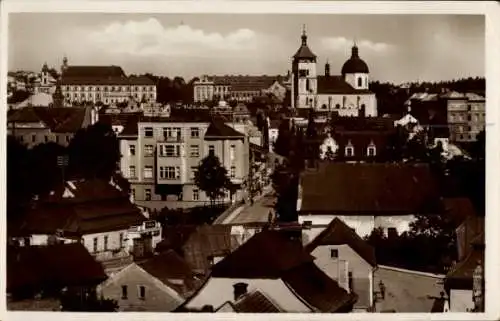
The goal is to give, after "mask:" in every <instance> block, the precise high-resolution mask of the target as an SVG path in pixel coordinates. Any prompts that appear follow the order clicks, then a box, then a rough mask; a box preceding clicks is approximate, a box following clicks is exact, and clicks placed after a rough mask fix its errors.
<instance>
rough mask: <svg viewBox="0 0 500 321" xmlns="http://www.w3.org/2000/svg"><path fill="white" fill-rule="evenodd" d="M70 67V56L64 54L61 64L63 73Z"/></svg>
mask: <svg viewBox="0 0 500 321" xmlns="http://www.w3.org/2000/svg"><path fill="white" fill-rule="evenodd" d="M66 69H68V57H66V56H64V58H63V63H62V65H61V75H62V74H63V73H64V72H65V71H66Z"/></svg>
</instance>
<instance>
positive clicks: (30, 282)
mask: <svg viewBox="0 0 500 321" xmlns="http://www.w3.org/2000/svg"><path fill="white" fill-rule="evenodd" d="M6 257H7V277H6V282H7V284H6V291H7V293H8V295H9V303H8V305H7V306H8V307H9V306H17V307H18V308H21V307H22V308H23V309H30V310H33V309H34V308H35V309H36V307H37V306H39V304H38V302H37V301H38V300H33V299H34V298H35V297H37V298H39V299H42V300H47V299H55V300H58V299H59V298H60V296H61V290H63V289H67V290H68V291H71V292H73V291H74V292H80V293H81V294H84V293H87V294H91V293H93V292H95V289H96V287H97V285H98V284H99V283H101V282H103V281H104V280H105V279H106V278H107V276H106V274H105V273H104V270H103V267H102V266H101V264H100V263H98V262H96V261H95V260H94V258H93V257H92V256H91V255H90V253H89V252H88V251H87V249H86V248H85V247H84V246H83V244H80V243H73V244H55V245H50V246H30V247H14V246H8V247H7V255H6Z"/></svg>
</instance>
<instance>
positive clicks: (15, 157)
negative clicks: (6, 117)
mask: <svg viewBox="0 0 500 321" xmlns="http://www.w3.org/2000/svg"><path fill="white" fill-rule="evenodd" d="M29 168H30V167H29V165H28V149H27V148H26V146H24V145H23V144H21V143H20V142H19V141H18V140H17V139H16V138H15V137H14V136H10V135H9V136H7V220H8V221H9V222H11V221H12V220H16V219H18V218H19V217H18V213H20V212H22V210H23V207H24V205H25V204H26V203H27V202H28V201H29V200H30V199H31V196H32V190H31V184H30V183H29V181H30V178H31V177H30V173H29V172H28V169H29Z"/></svg>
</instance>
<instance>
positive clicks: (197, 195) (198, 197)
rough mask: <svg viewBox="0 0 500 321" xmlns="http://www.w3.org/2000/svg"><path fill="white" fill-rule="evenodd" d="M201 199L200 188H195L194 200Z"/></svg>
mask: <svg viewBox="0 0 500 321" xmlns="http://www.w3.org/2000/svg"><path fill="white" fill-rule="evenodd" d="M199 199H200V191H199V190H198V189H196V188H195V189H193V201H198V200H199Z"/></svg>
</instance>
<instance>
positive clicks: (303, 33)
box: [302, 24, 307, 46]
mask: <svg viewBox="0 0 500 321" xmlns="http://www.w3.org/2000/svg"><path fill="white" fill-rule="evenodd" d="M302 45H303V46H306V45H307V34H306V25H305V24H303V25H302Z"/></svg>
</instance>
